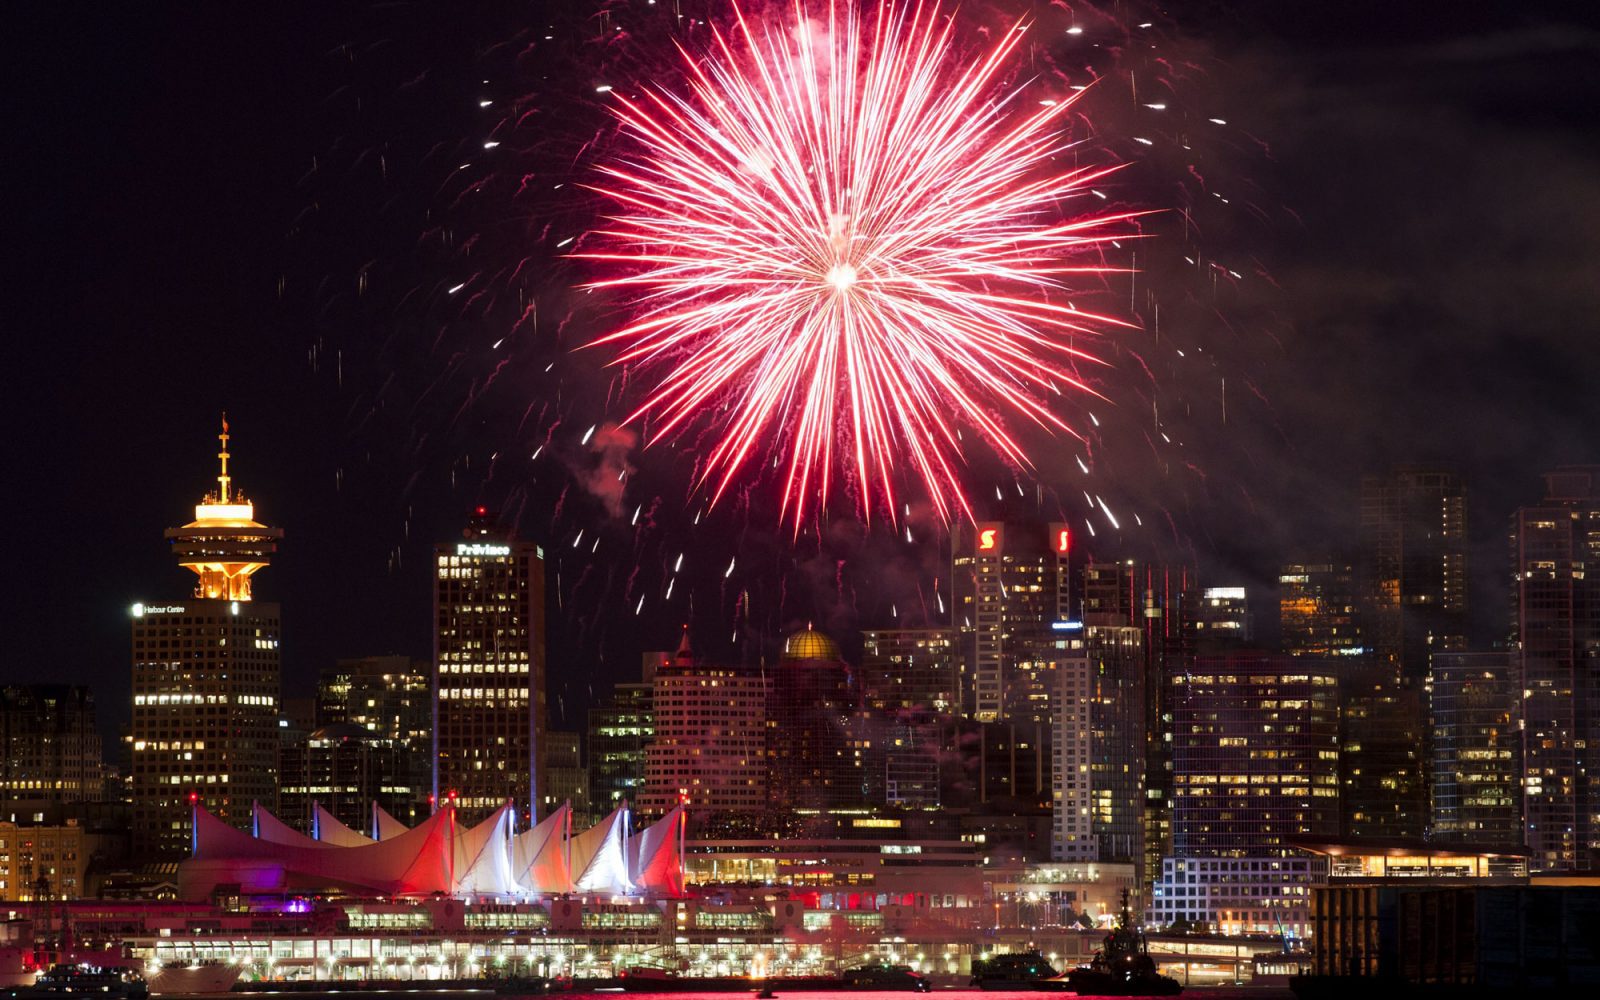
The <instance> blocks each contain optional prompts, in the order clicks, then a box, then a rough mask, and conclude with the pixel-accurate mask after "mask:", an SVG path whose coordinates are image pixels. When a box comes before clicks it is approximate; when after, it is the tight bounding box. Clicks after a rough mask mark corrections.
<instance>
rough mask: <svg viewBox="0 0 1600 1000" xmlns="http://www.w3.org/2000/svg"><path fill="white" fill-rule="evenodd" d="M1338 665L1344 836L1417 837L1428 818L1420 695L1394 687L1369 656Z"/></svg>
mask: <svg viewBox="0 0 1600 1000" xmlns="http://www.w3.org/2000/svg"><path fill="white" fill-rule="evenodd" d="M1351 661H1352V662H1348V663H1341V664H1339V665H1338V667H1337V669H1338V671H1339V674H1340V687H1341V691H1342V701H1343V705H1344V712H1343V714H1342V715H1341V716H1340V720H1339V725H1340V730H1341V732H1342V737H1341V743H1342V750H1341V752H1340V755H1339V764H1340V798H1339V806H1340V813H1341V821H1340V822H1341V830H1342V835H1343V836H1344V837H1346V838H1348V839H1352V840H1420V839H1421V838H1422V837H1423V836H1424V835H1425V834H1426V832H1427V829H1428V821H1429V804H1428V781H1427V779H1428V767H1429V763H1428V762H1429V759H1430V749H1429V741H1430V738H1431V737H1430V736H1429V734H1428V733H1427V728H1428V709H1427V695H1426V692H1425V691H1423V690H1421V689H1418V688H1413V687H1402V686H1399V685H1398V684H1397V683H1396V682H1395V679H1394V675H1393V674H1392V672H1390V670H1389V668H1387V667H1380V666H1375V665H1373V663H1372V661H1371V660H1370V658H1367V657H1352V658H1351Z"/></svg>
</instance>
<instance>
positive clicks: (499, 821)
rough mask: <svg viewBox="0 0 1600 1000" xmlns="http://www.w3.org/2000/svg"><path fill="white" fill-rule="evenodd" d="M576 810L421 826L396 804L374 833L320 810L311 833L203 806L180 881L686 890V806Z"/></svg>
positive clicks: (450, 814)
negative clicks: (651, 813)
mask: <svg viewBox="0 0 1600 1000" xmlns="http://www.w3.org/2000/svg"><path fill="white" fill-rule="evenodd" d="M571 817H572V810H571V807H570V805H563V806H562V807H561V808H560V809H558V810H556V811H555V812H554V813H552V814H551V815H550V816H549V817H547V818H546V819H545V820H544V821H543V822H541V823H540V824H538V825H537V826H535V827H533V828H532V829H531V830H525V831H522V832H521V833H516V832H515V831H514V830H513V828H512V827H513V824H514V822H515V818H516V813H515V810H514V808H513V807H512V805H511V804H510V803H507V804H506V805H505V806H503V807H502V808H500V809H499V810H496V811H495V813H494V814H493V815H491V816H489V818H487V819H485V820H484V821H483V822H481V823H478V824H477V825H476V826H472V827H467V828H463V827H461V826H460V825H459V824H458V823H457V822H456V813H455V810H454V809H453V808H447V809H441V810H440V811H439V812H437V813H435V814H434V815H433V816H431V817H430V818H429V819H428V820H426V821H425V822H423V823H420V824H418V825H417V826H416V827H414V828H411V829H406V828H405V827H404V825H403V824H400V823H399V822H398V821H395V820H394V819H393V818H392V817H387V815H386V814H385V815H383V816H380V817H379V822H380V830H381V831H382V833H383V836H382V839H380V840H376V841H374V840H371V839H369V838H367V837H365V836H363V835H361V834H360V833H357V832H356V831H354V830H351V829H350V828H349V827H347V826H345V825H344V824H342V823H339V821H338V820H336V819H334V818H333V817H332V816H330V815H327V814H325V813H320V811H319V815H318V817H317V820H318V822H317V833H318V836H317V837H316V838H311V837H307V836H306V835H304V834H302V833H300V832H299V831H297V830H294V829H292V828H291V827H289V826H288V825H287V824H285V823H284V822H283V821H282V820H280V819H278V818H277V817H276V816H273V815H272V814H271V813H270V812H268V811H267V810H265V809H263V808H261V807H260V806H259V805H258V806H256V807H255V810H254V816H253V819H254V822H253V823H252V828H253V829H254V831H255V833H254V835H252V834H250V833H246V832H244V831H242V830H237V829H234V828H233V827H231V826H229V825H227V824H226V823H224V822H223V821H222V820H220V819H218V818H216V817H215V816H213V815H211V814H210V813H209V812H207V811H205V810H204V809H201V808H199V807H198V806H196V807H195V810H194V852H193V856H192V857H190V858H189V860H187V861H185V862H183V863H182V864H180V865H179V866H178V892H179V895H180V896H181V897H182V898H183V899H186V900H203V899H206V898H209V897H210V896H212V895H213V894H214V893H215V892H216V890H217V889H218V888H219V887H222V886H230V887H231V886H237V887H238V888H239V891H240V892H242V893H244V894H246V895H253V894H273V893H285V892H341V893H345V894H348V895H363V894H371V895H381V896H433V895H439V894H443V895H450V896H455V897H458V898H463V899H466V898H503V899H518V898H527V897H534V896H544V895H557V894H566V893H573V892H579V893H595V894H602V895H610V896H656V897H679V896H682V895H683V894H684V879H683V853H682V845H683V824H684V820H685V816H684V811H683V809H682V808H678V809H674V810H673V811H672V812H670V813H668V814H667V815H666V816H664V817H663V818H662V819H661V820H659V821H657V822H656V823H654V824H653V825H651V826H649V827H646V828H645V829H644V830H641V831H640V832H638V833H637V834H632V835H630V834H629V812H628V810H627V808H626V807H622V808H618V809H617V810H615V811H614V812H612V813H611V815H609V816H607V817H606V818H605V819H604V820H602V821H601V822H600V823H598V824H597V825H595V826H594V827H592V828H590V829H588V830H586V831H583V832H581V833H579V834H577V835H576V836H574V835H573V833H572V819H571ZM385 818H387V819H388V820H389V822H388V823H387V824H385V823H383V822H382V821H383V820H384V819H385Z"/></svg>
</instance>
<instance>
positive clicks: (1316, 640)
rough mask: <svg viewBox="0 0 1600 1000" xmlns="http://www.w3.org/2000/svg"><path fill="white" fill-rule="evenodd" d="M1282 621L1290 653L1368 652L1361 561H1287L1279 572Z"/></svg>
mask: <svg viewBox="0 0 1600 1000" xmlns="http://www.w3.org/2000/svg"><path fill="white" fill-rule="evenodd" d="M1278 626H1279V629H1280V631H1281V635H1282V647H1283V651H1284V652H1285V653H1288V654H1289V655H1290V656H1324V657H1327V656H1358V655H1361V654H1362V653H1363V652H1365V645H1364V643H1363V641H1362V638H1361V623H1360V607H1359V604H1358V602H1357V599H1356V571H1355V567H1354V566H1352V565H1350V564H1349V563H1342V562H1338V561H1335V560H1326V561H1318V562H1306V563H1290V564H1289V565H1286V566H1284V567H1283V569H1282V571H1281V572H1279V574H1278Z"/></svg>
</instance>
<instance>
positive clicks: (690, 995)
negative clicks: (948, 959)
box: [232, 986, 1294, 1000]
mask: <svg viewBox="0 0 1600 1000" xmlns="http://www.w3.org/2000/svg"><path fill="white" fill-rule="evenodd" d="M232 995H233V996H246V997H258V998H262V1000H268V998H272V997H282V996H285V994H283V993H277V992H273V991H269V990H260V991H257V990H235V991H234V992H233V994H232ZM292 995H293V996H294V997H296V998H304V1000H361V998H365V997H378V996H384V997H396V996H403V997H406V998H415V1000H481V998H485V997H493V996H496V995H497V994H496V993H495V992H494V991H493V990H489V989H482V990H426V989H419V990H384V989H380V990H361V991H352V990H341V991H338V992H327V993H301V992H295V993H294V994H292ZM498 995H499V996H509V994H498ZM554 995H555V996H565V997H573V998H577V997H627V998H629V1000H729V998H731V997H741V996H745V994H743V993H729V992H717V993H711V992H707V993H694V992H677V993H623V992H622V991H620V990H603V991H599V992H593V993H590V992H584V991H581V990H574V991H573V992H571V993H564V994H554ZM788 995H789V996H791V997H794V998H796V1000H863V998H864V997H875V998H881V1000H890V998H893V997H900V996H905V997H913V996H917V995H918V994H915V993H910V992H887V991H885V992H870V993H863V992H862V991H860V990H840V991H837V992H830V991H805V992H797V993H791V994H788ZM934 995H937V996H940V997H946V998H948V1000H1040V998H1041V997H1042V996H1045V995H1047V994H1040V993H1036V992H1027V991H1017V992H1000V991H994V992H989V991H985V990H974V989H936V990H934ZM1055 995H1056V996H1072V995H1073V994H1059V993H1058V994H1055ZM1182 995H1183V996H1184V997H1188V998H1193V1000H1292V998H1293V997H1294V994H1293V993H1291V992H1289V990H1287V989H1284V988H1282V987H1273V986H1228V987H1194V988H1192V989H1186V990H1184V991H1183V994H1182ZM777 996H778V998H779V1000H782V998H783V997H784V996H785V994H784V993H782V992H779V993H778V994H777Z"/></svg>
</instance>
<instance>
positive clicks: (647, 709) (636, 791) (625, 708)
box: [589, 670, 656, 816]
mask: <svg viewBox="0 0 1600 1000" xmlns="http://www.w3.org/2000/svg"><path fill="white" fill-rule="evenodd" d="M654 683H655V673H654V671H653V670H652V671H651V677H650V680H649V681H648V682H646V683H640V684H618V685H616V687H614V688H613V689H612V692H611V697H610V698H608V699H606V703H605V704H604V705H601V706H600V707H598V708H591V709H589V806H590V808H591V809H593V810H594V811H595V812H596V813H597V814H599V815H601V816H604V815H606V814H607V813H609V812H610V811H611V810H613V809H615V808H616V807H617V806H619V805H621V804H622V802H623V800H625V799H626V800H628V801H630V802H637V801H638V799H639V796H640V795H641V794H642V793H643V792H644V769H645V754H646V749H647V748H648V747H649V746H650V741H651V740H653V739H654V738H655V732H656V719H655V709H654V704H655V698H654V694H655V687H654Z"/></svg>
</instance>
